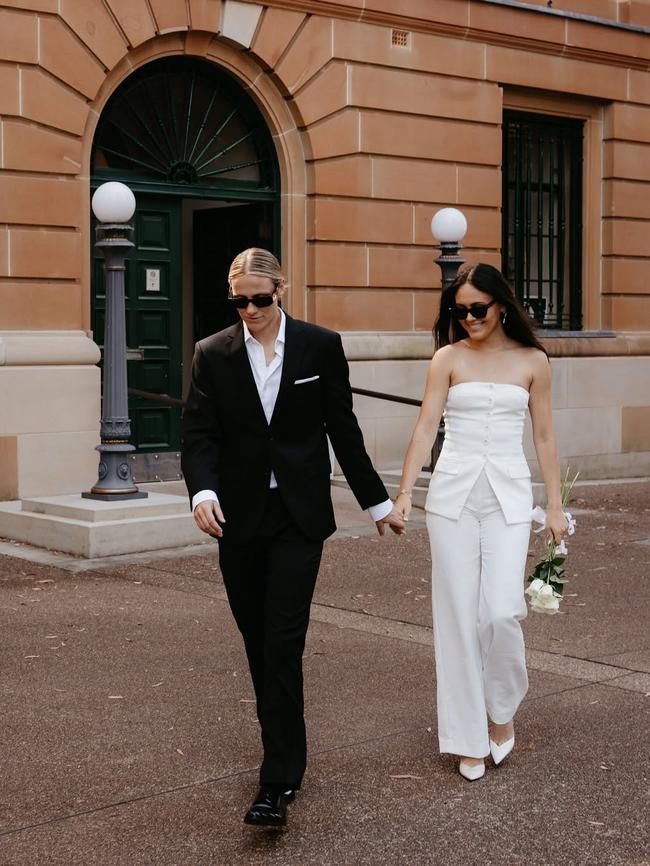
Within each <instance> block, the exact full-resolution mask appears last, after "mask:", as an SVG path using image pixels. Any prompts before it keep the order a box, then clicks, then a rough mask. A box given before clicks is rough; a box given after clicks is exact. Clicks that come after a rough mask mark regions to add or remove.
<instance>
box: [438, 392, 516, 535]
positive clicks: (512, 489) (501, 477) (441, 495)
mask: <svg viewBox="0 0 650 866" xmlns="http://www.w3.org/2000/svg"><path fill="white" fill-rule="evenodd" d="M528 396H529V395H528V391H527V390H526V389H525V388H522V387H521V386H519V385H509V384H503V383H501V384H499V383H496V382H461V383H459V384H458V385H452V386H451V387H450V388H449V393H448V396H447V405H446V407H445V412H444V418H445V441H444V445H443V448H442V451H441V452H440V457H439V458H438V462H437V463H436V466H435V470H434V473H433V476H432V478H431V483H430V485H429V492H428V494H427V499H426V504H425V508H426V510H427V511H431V512H433V513H434V514H441V515H443V516H444V517H450V518H452V519H454V520H457V519H458V518H459V517H460V513H461V511H462V510H463V506H464V505H465V501H466V500H467V497H468V496H469V493H470V491H471V489H472V487H473V486H474V484H475V483H476V479H477V478H478V476H479V475H480V474H481V472H482V471H483V470H485V473H486V475H487V477H488V479H489V481H490V484H491V485H492V489H493V490H494V493H495V495H496V497H497V499H498V500H499V504H500V506H501V509H502V511H503V514H504V517H505V519H506V522H507V523H526V522H529V521H530V515H531V511H532V506H533V498H532V487H531V483H530V469H529V467H528V464H527V462H526V457H525V455H524V451H523V446H522V442H523V434H524V421H525V419H526V411H527V408H528Z"/></svg>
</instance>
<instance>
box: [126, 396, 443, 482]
mask: <svg viewBox="0 0 650 866" xmlns="http://www.w3.org/2000/svg"><path fill="white" fill-rule="evenodd" d="M351 390H352V393H353V394H358V395H359V396H361V397H374V398H375V399H377V400H388V401H389V402H390V403H403V404H405V405H406V406H421V405H422V400H416V399H414V398H413V397H400V396H399V395H398V394H385V393H384V392H383V391H369V390H368V389H367V388H352V389H351ZM128 391H129V394H131V395H132V396H133V397H140V398H141V399H143V400H152V401H153V402H156V403H165V404H166V405H167V406H178V407H180V408H181V409H182V408H183V407H184V406H185V403H184V401H183V400H179V399H178V398H177V397H170V396H169V395H168V394H155V393H154V392H153V391H142V390H141V389H140V388H129V389H128ZM444 436H445V427H444V423H442V422H441V424H440V426H439V427H438V435H437V436H436V438H435V439H434V441H433V446H432V447H431V463H430V464H429V465H428V466H423V467H422V469H423V470H425V471H427V472H433V468H434V466H435V465H436V461H437V460H438V457H439V455H440V451H441V449H442V443H443V440H444Z"/></svg>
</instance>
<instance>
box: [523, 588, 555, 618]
mask: <svg viewBox="0 0 650 866" xmlns="http://www.w3.org/2000/svg"><path fill="white" fill-rule="evenodd" d="M530 606H531V608H532V609H533V610H536V611H538V613H557V612H558V611H559V609H560V596H559V595H558V594H557V592H555V590H554V589H553V587H552V586H551V585H550V584H548V583H545V584H544V585H543V586H542V587H541V589H540V590H539V592H538V593H537V595H535V596H533V598H532V600H531V603H530Z"/></svg>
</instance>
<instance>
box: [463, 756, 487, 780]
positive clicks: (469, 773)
mask: <svg viewBox="0 0 650 866" xmlns="http://www.w3.org/2000/svg"><path fill="white" fill-rule="evenodd" d="M458 772H459V773H460V774H461V776H462V777H463V778H464V779H467V780H468V781H469V782H475V781H476V780H477V779H481V778H482V777H483V776H484V775H485V763H483V764H475V765H471V764H465V763H464V762H463V761H461V762H460V764H459V765H458Z"/></svg>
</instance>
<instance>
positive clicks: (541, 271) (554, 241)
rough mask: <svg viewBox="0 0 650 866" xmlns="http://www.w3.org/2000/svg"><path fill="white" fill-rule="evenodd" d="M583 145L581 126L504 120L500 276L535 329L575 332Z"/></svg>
mask: <svg viewBox="0 0 650 866" xmlns="http://www.w3.org/2000/svg"><path fill="white" fill-rule="evenodd" d="M582 142H583V122H582V121H579V120H566V119H563V118H556V117H547V116H545V115H536V114H528V113H524V112H515V111H507V112H505V113H504V118H503V199H502V200H503V223H502V257H503V262H502V269H503V272H504V274H505V276H506V278H507V279H508V280H509V281H510V282H511V283H512V285H513V288H514V289H515V292H516V294H517V296H518V298H519V300H520V301H521V302H522V304H523V305H524V307H525V308H526V309H527V310H528V312H529V313H530V315H531V316H532V317H533V318H535V320H536V321H537V324H538V326H539V327H542V328H552V329H557V330H566V329H570V330H576V331H577V330H581V328H582V285H581V283H582V148H583V143H582Z"/></svg>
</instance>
